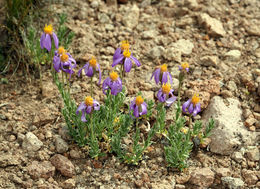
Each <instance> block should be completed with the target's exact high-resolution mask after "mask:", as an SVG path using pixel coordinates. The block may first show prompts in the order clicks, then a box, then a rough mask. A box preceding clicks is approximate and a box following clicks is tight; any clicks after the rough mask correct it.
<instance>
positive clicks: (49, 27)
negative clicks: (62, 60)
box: [43, 24, 53, 35]
mask: <svg viewBox="0 0 260 189" xmlns="http://www.w3.org/2000/svg"><path fill="white" fill-rule="evenodd" d="M43 30H44V32H45V33H46V34H50V35H51V34H52V30H53V28H52V25H51V24H50V25H47V24H46V25H45V27H44V29H43Z"/></svg>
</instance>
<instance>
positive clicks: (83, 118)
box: [81, 110, 87, 122]
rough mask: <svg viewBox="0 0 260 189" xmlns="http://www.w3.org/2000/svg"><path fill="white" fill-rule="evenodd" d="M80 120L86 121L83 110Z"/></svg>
mask: <svg viewBox="0 0 260 189" xmlns="http://www.w3.org/2000/svg"><path fill="white" fill-rule="evenodd" d="M81 121H82V122H87V120H86V115H85V110H83V111H82V115H81Z"/></svg>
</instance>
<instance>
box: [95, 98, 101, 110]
mask: <svg viewBox="0 0 260 189" xmlns="http://www.w3.org/2000/svg"><path fill="white" fill-rule="evenodd" d="M93 106H94V110H99V109H100V104H99V103H98V101H96V100H94V103H93Z"/></svg>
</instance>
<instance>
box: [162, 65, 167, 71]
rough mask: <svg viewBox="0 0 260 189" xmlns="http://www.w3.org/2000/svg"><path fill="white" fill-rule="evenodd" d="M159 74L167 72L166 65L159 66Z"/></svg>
mask: <svg viewBox="0 0 260 189" xmlns="http://www.w3.org/2000/svg"><path fill="white" fill-rule="evenodd" d="M161 72H167V64H163V65H162V66H161Z"/></svg>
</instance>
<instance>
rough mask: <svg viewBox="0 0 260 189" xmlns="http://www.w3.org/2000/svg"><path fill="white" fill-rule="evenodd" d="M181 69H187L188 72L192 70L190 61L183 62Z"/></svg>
mask: <svg viewBox="0 0 260 189" xmlns="http://www.w3.org/2000/svg"><path fill="white" fill-rule="evenodd" d="M179 70H180V71H186V72H189V70H190V65H189V63H188V62H183V63H181V65H180V66H179Z"/></svg>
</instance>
